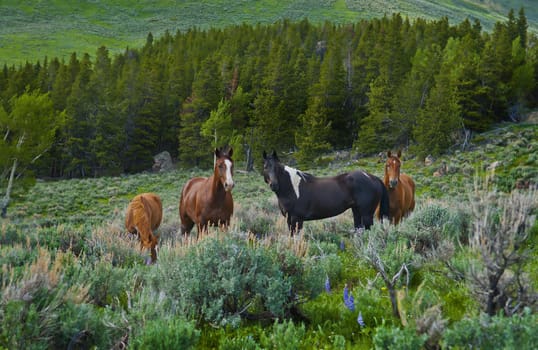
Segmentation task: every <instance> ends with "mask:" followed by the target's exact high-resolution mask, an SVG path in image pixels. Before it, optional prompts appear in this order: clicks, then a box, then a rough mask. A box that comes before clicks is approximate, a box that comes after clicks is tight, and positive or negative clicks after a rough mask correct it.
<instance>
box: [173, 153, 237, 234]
mask: <svg viewBox="0 0 538 350" xmlns="http://www.w3.org/2000/svg"><path fill="white" fill-rule="evenodd" d="M232 154H233V149H231V148H230V150H229V151H227V152H226V151H223V150H221V149H220V148H217V149H215V166H214V169H213V175H211V176H210V177H209V178H206V177H195V178H192V179H190V180H189V181H187V183H186V184H185V186H183V190H182V191H181V199H180V201H179V217H180V218H181V234H187V233H189V232H190V231H191V229H192V227H193V226H194V224H196V227H197V229H198V235H200V234H201V233H202V232H205V231H207V227H208V225H212V226H216V225H219V226H221V227H224V228H227V227H228V226H229V225H230V217H231V216H232V214H233V210H234V202H233V198H232V192H231V191H232V189H233V187H234V181H233V177H232V174H233V160H232V158H231V157H232Z"/></svg>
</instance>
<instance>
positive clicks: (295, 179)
mask: <svg viewBox="0 0 538 350" xmlns="http://www.w3.org/2000/svg"><path fill="white" fill-rule="evenodd" d="M284 170H286V171H287V172H288V174H289V175H290V180H291V184H292V186H293V190H294V191H295V195H296V196H297V199H299V184H300V183H301V179H302V177H301V176H300V175H299V170H297V169H293V168H290V167H289V166H287V165H286V166H284Z"/></svg>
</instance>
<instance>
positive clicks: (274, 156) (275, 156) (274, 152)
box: [273, 150, 280, 161]
mask: <svg viewBox="0 0 538 350" xmlns="http://www.w3.org/2000/svg"><path fill="white" fill-rule="evenodd" d="M273 158H274V159H275V160H276V161H280V160H279V159H278V156H277V155H276V151H275V150H273Z"/></svg>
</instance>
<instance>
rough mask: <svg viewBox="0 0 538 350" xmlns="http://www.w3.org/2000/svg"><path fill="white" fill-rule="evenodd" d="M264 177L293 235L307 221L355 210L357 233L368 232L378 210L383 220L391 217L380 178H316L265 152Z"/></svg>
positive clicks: (362, 173)
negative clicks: (284, 163)
mask: <svg viewBox="0 0 538 350" xmlns="http://www.w3.org/2000/svg"><path fill="white" fill-rule="evenodd" d="M263 177H264V180H265V182H266V183H267V184H269V186H270V187H271V190H272V191H273V192H275V194H276V196H277V198H278V206H279V207H280V211H281V213H282V215H284V216H285V217H286V219H287V223H288V228H289V230H290V233H291V235H293V234H294V233H295V232H296V231H300V230H301V229H302V227H303V221H307V220H319V219H324V218H328V217H332V216H336V215H339V214H341V213H343V212H344V211H346V210H347V209H349V208H351V210H352V211H353V222H354V225H355V229H356V230H360V229H363V228H364V229H368V228H370V226H372V224H373V222H374V213H375V211H376V208H378V207H380V208H381V214H382V215H381V217H385V216H388V215H389V203H388V201H389V198H388V194H387V189H386V188H385V186H384V185H383V182H382V181H381V179H380V178H378V177H377V176H374V175H372V174H369V173H367V172H365V171H362V170H355V171H351V172H349V173H344V174H340V175H337V176H334V177H315V176H313V175H310V174H308V173H304V172H302V171H300V170H297V169H294V168H290V167H288V166H284V165H282V164H281V163H280V160H279V159H278V157H277V155H276V152H275V151H273V154H272V155H270V156H268V155H267V153H265V151H264V152H263Z"/></svg>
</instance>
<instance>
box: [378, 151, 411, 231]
mask: <svg viewBox="0 0 538 350" xmlns="http://www.w3.org/2000/svg"><path fill="white" fill-rule="evenodd" d="M401 156H402V151H401V150H400V151H398V154H397V155H394V154H392V153H391V152H390V151H388V152H387V161H386V163H385V177H384V179H383V183H384V184H385V187H386V188H387V191H388V192H389V203H390V204H389V213H390V214H389V218H390V220H391V222H392V223H394V224H398V223H399V222H400V221H401V219H402V218H403V217H404V216H407V215H409V213H411V212H412V211H413V209H415V182H414V181H413V179H411V177H410V176H408V175H406V174H402V173H400V167H401V165H402V162H401V161H400V157H401Z"/></svg>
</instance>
